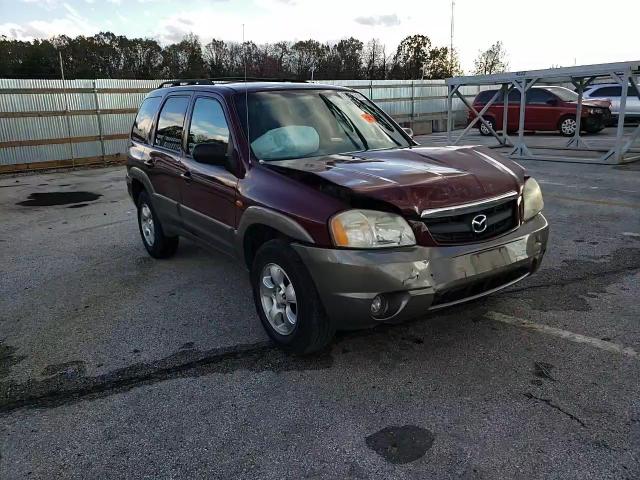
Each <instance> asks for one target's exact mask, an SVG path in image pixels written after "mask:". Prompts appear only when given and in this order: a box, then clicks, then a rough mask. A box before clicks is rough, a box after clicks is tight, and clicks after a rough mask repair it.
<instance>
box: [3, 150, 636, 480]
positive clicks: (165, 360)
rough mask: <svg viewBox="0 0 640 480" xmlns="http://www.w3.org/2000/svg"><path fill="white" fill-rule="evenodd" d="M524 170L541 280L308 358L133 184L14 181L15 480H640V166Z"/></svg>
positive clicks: (113, 179)
mask: <svg viewBox="0 0 640 480" xmlns="http://www.w3.org/2000/svg"><path fill="white" fill-rule="evenodd" d="M522 163H523V165H524V166H525V167H526V168H528V169H529V170H530V172H531V173H532V175H533V176H535V177H536V178H537V179H538V180H539V182H540V184H541V186H542V189H543V192H544V195H545V205H546V208H545V214H546V216H547V218H548V220H549V223H550V225H551V236H550V243H549V250H548V253H547V255H546V257H545V260H544V262H543V265H542V267H541V269H540V271H539V272H538V273H537V274H536V275H535V276H533V277H530V278H528V279H526V280H524V281H523V282H521V283H519V284H517V285H515V286H513V287H510V288H508V289H506V290H504V291H502V292H500V293H498V294H495V295H493V296H491V297H488V298H486V299H483V300H481V301H476V302H473V303H470V304H466V305H461V306H458V307H454V308H450V309H447V310H442V311H439V312H437V313H433V314H430V315H427V316H425V317H423V318H419V319H416V320H415V321H411V322H407V323H404V324H401V325H396V326H383V327H379V328H375V329H371V330H366V331H360V332H351V333H342V334H339V335H338V337H337V338H336V340H335V341H334V343H333V344H332V345H331V347H330V348H329V349H327V350H326V351H324V352H322V353H321V354H318V355H314V356H310V357H296V356H287V355H285V354H283V353H281V352H280V351H279V350H277V349H275V348H274V347H273V346H272V345H271V344H270V343H269V342H268V340H267V337H266V335H265V334H264V332H263V331H262V327H261V326H260V324H259V320H258V318H257V315H256V313H255V311H254V307H253V303H252V300H251V294H250V287H249V283H248V279H247V274H246V272H245V271H244V270H243V268H242V267H241V266H240V265H238V264H236V263H234V262H233V261H232V260H230V259H228V258H226V257H224V256H222V255H217V254H213V253H211V252H209V251H206V250H203V249H202V248H200V247H199V246H197V245H196V244H194V243H191V242H188V241H182V243H181V245H180V249H179V251H178V253H177V255H176V256H175V257H174V258H171V259H168V260H162V261H158V260H153V259H151V258H150V257H148V255H147V254H146V252H145V250H144V248H143V246H142V243H141V240H140V238H139V233H138V230H137V226H136V221H135V210H134V207H133V204H132V203H131V201H130V199H129V198H128V196H127V194H126V188H125V182H124V168H123V167H113V168H106V169H95V170H77V171H65V172H56V173H51V174H40V175H24V176H17V177H2V178H0V225H1V229H0V478H2V479H6V480H9V479H23V478H37V479H52V478H92V479H97V478H150V479H165V478H167V479H168V478H172V479H173V478H220V479H235V478H242V479H244V478H246V479H258V478H259V479H262V478H265V479H285V478H287V479H289V478H291V479H301V478H309V479H321V478H322V479H325V478H327V479H342V478H353V479H430V478H433V479H449V478H463V479H493V478H500V479H507V478H524V479H538V478H540V479H542V478H544V479H548V478H557V479H580V480H586V479H637V478H640V353H638V352H640V306H639V298H640V296H639V290H640V286H639V280H640V163H636V164H629V165H625V166H619V167H612V166H598V165H576V164H560V163H554V162H539V161H535V162H534V161H529V162H522ZM52 194H53V195H52ZM70 201H71V202H70ZM52 203H53V204H52ZM56 203H58V204H56Z"/></svg>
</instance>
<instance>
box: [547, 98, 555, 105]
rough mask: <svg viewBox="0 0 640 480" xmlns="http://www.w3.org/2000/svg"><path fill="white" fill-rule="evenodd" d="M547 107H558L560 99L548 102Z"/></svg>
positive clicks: (551, 99)
mask: <svg viewBox="0 0 640 480" xmlns="http://www.w3.org/2000/svg"><path fill="white" fill-rule="evenodd" d="M547 105H551V106H552V107H555V106H556V105H558V99H557V98H550V99H549V100H547Z"/></svg>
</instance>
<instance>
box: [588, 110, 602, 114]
mask: <svg viewBox="0 0 640 480" xmlns="http://www.w3.org/2000/svg"><path fill="white" fill-rule="evenodd" d="M589 113H590V114H592V115H594V114H599V113H602V110H600V109H599V108H590V109H589Z"/></svg>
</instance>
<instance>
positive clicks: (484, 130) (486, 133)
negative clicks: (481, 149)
mask: <svg viewBox="0 0 640 480" xmlns="http://www.w3.org/2000/svg"><path fill="white" fill-rule="evenodd" d="M484 121H485V122H487V123H488V124H489V125H491V128H493V130H494V131H495V130H496V121H495V120H494V119H493V118H492V117H487V118H485V119H484ZM478 123H479V125H478V131H480V135H483V136H485V137H488V136H489V135H491V132H490V131H489V129H488V128H487V127H485V126H484V123H482V122H480V121H478Z"/></svg>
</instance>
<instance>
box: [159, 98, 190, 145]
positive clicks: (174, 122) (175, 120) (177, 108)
mask: <svg viewBox="0 0 640 480" xmlns="http://www.w3.org/2000/svg"><path fill="white" fill-rule="evenodd" d="M188 105H189V97H169V98H168V99H167V101H166V102H164V105H163V106H162V110H160V117H159V118H158V128H157V129H156V140H155V145H157V146H159V147H164V148H168V149H170V150H175V151H176V152H179V151H180V150H181V149H182V129H183V127H184V116H185V113H186V112H187V106H188Z"/></svg>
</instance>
